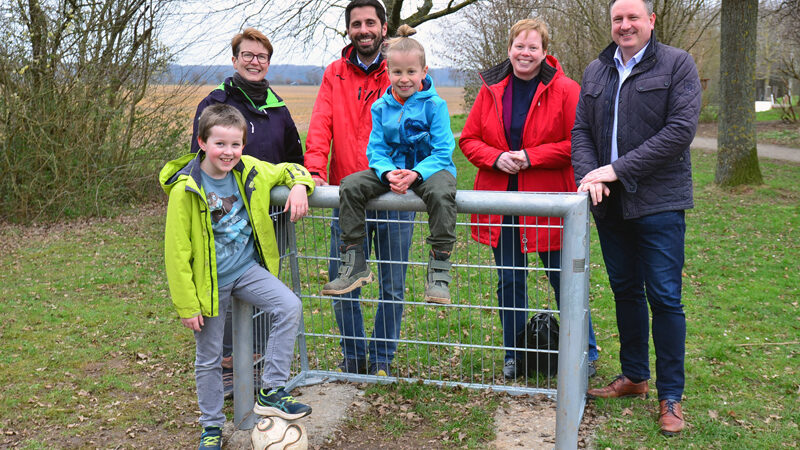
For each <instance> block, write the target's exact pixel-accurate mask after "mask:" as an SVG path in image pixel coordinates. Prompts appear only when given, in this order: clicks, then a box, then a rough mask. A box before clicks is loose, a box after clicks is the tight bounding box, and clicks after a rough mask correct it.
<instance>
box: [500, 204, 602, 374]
mask: <svg viewBox="0 0 800 450" xmlns="http://www.w3.org/2000/svg"><path fill="white" fill-rule="evenodd" d="M518 223H519V222H518V219H517V217H512V216H504V217H503V224H504V225H510V224H518ZM519 230H520V229H519V228H516V227H508V226H504V227H502V228H501V230H500V239H499V241H498V243H497V247H495V248H492V252H493V253H494V261H495V264H497V265H498V266H505V267H520V269H497V275H498V281H497V303H498V305H499V306H500V307H501V308H519V309H525V308H527V307H528V284H527V283H528V271H527V267H528V255H527V253H523V252H522V246H521V244H520V232H519ZM538 253H539V259H541V260H542V265H543V266H544V267H545V268H546V269H559V268H560V267H561V250H553V251H549V252H546V251H545V252H538ZM547 280H548V281H549V282H550V286H552V287H553V291H554V292H555V295H556V305H560V304H561V302H560V299H561V296H560V291H561V272H560V271H547ZM559 307H560V306H559ZM499 312H500V325H501V326H502V327H503V346H504V347H516V336H517V334H518V333H519V332H520V331H522V330H523V329H524V328H525V323H526V322H527V321H528V312H527V311H512V310H503V309H501V310H500V311H499ZM507 324H510V325H508V326H507ZM588 348H589V361H596V360H597V359H598V358H599V357H600V355H599V354H598V352H597V340H596V339H595V336H594V327H593V326H592V315H591V313H590V314H589V346H588ZM517 353H519V354H517ZM523 356H524V353H520V352H514V351H513V350H506V356H505V360H506V361H508V360H511V359H522V357H523Z"/></svg>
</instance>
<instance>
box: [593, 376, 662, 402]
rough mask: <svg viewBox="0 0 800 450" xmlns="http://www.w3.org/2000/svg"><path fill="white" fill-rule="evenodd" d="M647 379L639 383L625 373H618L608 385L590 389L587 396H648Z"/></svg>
mask: <svg viewBox="0 0 800 450" xmlns="http://www.w3.org/2000/svg"><path fill="white" fill-rule="evenodd" d="M649 389H650V388H649V386H648V385H647V380H644V381H641V382H639V383H634V382H633V381H631V380H630V379H629V378H628V377H626V376H625V375H617V378H615V379H614V381H612V382H611V384H609V385H608V386H606V387H603V388H597V389H589V390H588V391H587V392H586V396H587V397H589V398H620V397H638V396H644V398H647V391H648V390H649Z"/></svg>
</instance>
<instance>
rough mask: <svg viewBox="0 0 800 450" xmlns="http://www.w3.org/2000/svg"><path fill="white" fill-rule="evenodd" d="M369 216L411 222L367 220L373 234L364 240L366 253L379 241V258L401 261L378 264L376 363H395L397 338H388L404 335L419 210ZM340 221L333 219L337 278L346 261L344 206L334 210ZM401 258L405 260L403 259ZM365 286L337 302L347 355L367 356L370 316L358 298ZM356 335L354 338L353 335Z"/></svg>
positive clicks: (332, 271) (372, 347)
mask: <svg viewBox="0 0 800 450" xmlns="http://www.w3.org/2000/svg"><path fill="white" fill-rule="evenodd" d="M366 214H367V219H379V220H392V221H397V220H401V221H408V222H407V223H406V222H381V221H379V222H370V221H367V223H366V226H367V237H366V238H365V239H364V254H365V255H367V258H369V255H370V248H371V247H372V245H374V246H375V258H376V259H378V260H381V261H393V262H395V263H393V264H392V263H379V264H378V280H379V281H380V300H384V301H382V302H380V303H378V310H377V312H376V313H375V327H374V328H373V330H372V338H373V339H375V340H372V341H369V362H370V363H391V362H392V359H393V358H394V352H395V350H397V343H396V342H386V341H384V339H398V338H399V337H400V325H401V323H402V319H403V298H404V295H403V293H404V289H405V285H406V269H407V268H408V265H407V264H403V263H404V262H407V261H408V251H409V248H410V247H411V235H412V233H413V232H414V224H413V223H412V221H413V220H414V217H415V213H414V212H413V211H370V210H367V211H366ZM333 216H334V220H333V221H332V222H331V260H330V262H329V264H328V274H329V277H330V279H334V278H336V275H337V272H338V270H339V263H340V261H341V259H340V255H339V247H340V246H341V245H342V240H341V234H342V231H341V229H340V228H339V220H338V217H339V210H338V209H334V210H333ZM398 263H399V264H398ZM360 295H361V289H356V290H354V291H353V292H350V293H348V294H344V295H341V296H339V297H338V298H337V299H335V300H334V301H333V311H334V314H335V316H336V323H337V324H338V325H339V331H341V333H342V336H346V337H345V338H342V340H341V341H340V344H341V346H342V354H343V355H344V357H345V358H358V359H361V360H364V359H367V341H366V339H365V336H366V334H365V332H364V317H363V315H362V314H361V305H360V303H359V301H358V298H359V296H360ZM350 337H352V338H350Z"/></svg>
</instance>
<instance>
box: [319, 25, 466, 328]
mask: <svg viewBox="0 0 800 450" xmlns="http://www.w3.org/2000/svg"><path fill="white" fill-rule="evenodd" d="M414 33H415V30H414V29H413V28H411V27H409V26H408V25H402V26H401V27H400V28H399V29H398V30H397V34H398V36H399V37H397V38H395V39H392V40H390V41H388V42H387V44H386V48H385V50H384V54H385V56H386V62H387V67H388V72H389V80H390V81H391V83H392V85H391V86H390V87H389V88H388V89H387V90H386V93H385V94H384V95H383V97H381V98H380V99H379V100H378V101H376V102H375V104H374V105H373V106H372V134H370V137H369V144H368V146H367V158H368V159H369V167H370V169H368V170H364V171H361V172H356V173H354V174H352V175H350V176H348V177H346V178H344V179H343V180H342V183H341V186H340V188H339V195H340V197H339V225H340V227H341V229H342V241H343V243H344V244H343V245H342V248H341V254H342V263H341V265H340V266H339V273H338V276H337V278H336V279H335V280H333V281H331V282H330V283H327V284H325V286H324V287H323V288H322V294H323V295H341V294H345V293H347V292H350V291H352V290H354V289H357V288H359V287H361V286H363V285H365V284H367V283H369V282H371V281H373V275H372V272H371V271H370V269H369V266H367V263H366V259H365V255H364V248H363V245H362V244H363V241H364V238H365V237H366V231H365V219H364V210H365V206H366V204H367V202H368V201H369V200H371V199H372V198H375V197H377V196H379V195H381V194H384V193H386V192H389V191H390V190H391V191H392V192H395V193H397V194H405V193H406V192H407V191H408V189H411V190H412V191H414V192H415V193H416V194H417V195H419V196H420V197H421V198H422V200H423V201H425V205H426V207H427V209H428V216H429V217H428V220H429V221H428V225H429V227H430V233H431V234H430V236H429V237H428V239H427V242H428V244H430V245H431V252H430V258H429V260H428V279H427V283H426V285H425V301H427V302H431V303H440V304H449V303H450V289H449V285H450V280H451V277H450V267H451V264H450V253H451V252H452V250H453V244H455V241H456V234H455V225H456V203H455V197H456V178H455V177H456V166H455V164H453V149H454V148H455V140H454V139H453V133H452V132H451V131H450V115H449V114H448V111H447V104H446V103H445V101H444V100H443V99H442V98H441V97H439V96H438V95H437V94H436V90H435V89H434V88H433V81H432V80H431V77H430V76H428V67H427V66H426V65H425V50H424V48H423V47H422V45H420V43H419V42H417V41H416V40H414V39H411V38H410V37H409V36H411V35H413V34H414ZM398 328H399V326H398Z"/></svg>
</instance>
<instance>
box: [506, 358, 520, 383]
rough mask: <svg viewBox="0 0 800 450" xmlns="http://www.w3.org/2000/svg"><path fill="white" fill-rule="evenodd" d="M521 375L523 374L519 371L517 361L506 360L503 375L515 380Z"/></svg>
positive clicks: (507, 378)
mask: <svg viewBox="0 0 800 450" xmlns="http://www.w3.org/2000/svg"><path fill="white" fill-rule="evenodd" d="M520 375H522V374H521V373H519V372H517V361H514V360H513V359H509V360H508V361H506V363H505V365H503V376H504V377H506V380H513V379H514V378H517V377H518V376H520Z"/></svg>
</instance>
